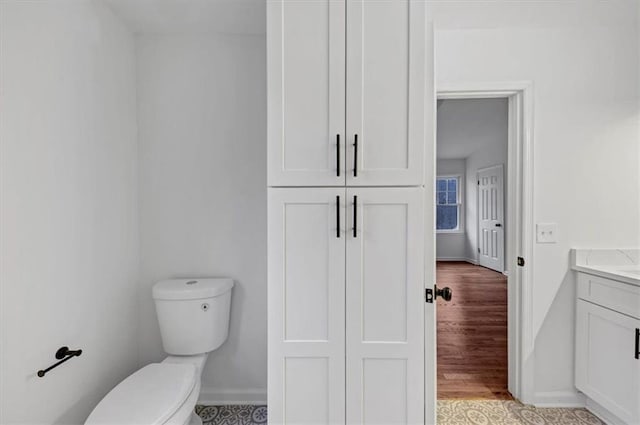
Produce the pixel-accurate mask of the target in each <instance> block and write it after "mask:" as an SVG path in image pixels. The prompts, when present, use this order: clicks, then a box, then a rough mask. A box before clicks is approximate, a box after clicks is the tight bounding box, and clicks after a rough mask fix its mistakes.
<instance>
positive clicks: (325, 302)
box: [268, 188, 345, 424]
mask: <svg viewBox="0 0 640 425" xmlns="http://www.w3.org/2000/svg"><path fill="white" fill-rule="evenodd" d="M344 195H345V190H344V188H343V189H339V188H316V189H307V188H305V189H269V196H268V197H269V207H268V211H269V218H268V223H269V229H268V233H269V237H268V238H269V242H268V250H269V253H268V257H269V259H268V265H269V272H268V281H269V282H268V312H269V313H268V321H269V323H268V334H269V337H268V340H269V343H268V357H269V359H268V372H269V376H268V409H269V412H268V415H269V422H270V423H271V424H344V421H345V370H344V363H345V316H344V314H345V313H344V312H345V304H344V296H345V295H344V293H345V290H344V285H345V231H344V219H345V196H344Z"/></svg>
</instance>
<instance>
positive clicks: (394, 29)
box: [267, 0, 428, 186]
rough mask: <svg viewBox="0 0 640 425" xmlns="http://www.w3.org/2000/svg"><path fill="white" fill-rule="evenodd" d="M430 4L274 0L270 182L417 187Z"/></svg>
mask: <svg viewBox="0 0 640 425" xmlns="http://www.w3.org/2000/svg"><path fill="white" fill-rule="evenodd" d="M426 22H427V19H426V16H425V3H424V2H417V1H416V2H414V1H409V0H378V1H362V0H295V1H292V0H270V1H268V2H267V56H268V57H267V90H268V127H269V130H268V185H269V186H345V185H347V186H417V185H421V184H422V182H423V164H424V139H425V135H426V132H427V129H426V113H425V105H426V102H427V101H428V100H427V98H426V90H425V87H426V81H427V75H426V61H425V55H426V40H427V37H426Z"/></svg>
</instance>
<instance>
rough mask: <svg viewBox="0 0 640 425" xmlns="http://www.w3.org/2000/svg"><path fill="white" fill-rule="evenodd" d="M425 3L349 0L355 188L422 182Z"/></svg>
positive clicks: (349, 107) (349, 112) (351, 178)
mask: <svg viewBox="0 0 640 425" xmlns="http://www.w3.org/2000/svg"><path fill="white" fill-rule="evenodd" d="M424 8H425V6H424V2H410V1H409V0H380V1H362V0H347V19H348V22H347V136H348V138H349V148H348V149H347V155H348V158H347V160H348V168H349V170H348V173H347V184H348V185H355V186H368V185H385V186H410V185H414V186H415V185H419V184H422V181H423V163H424V159H423V153H424V150H423V149H424V148H423V145H424V140H425V101H426V97H425V82H426V75H425V70H426V66H425V47H426V46H425V39H426V33H425V31H426V30H425V25H426V17H425V11H424ZM356 134H357V135H358V149H357V155H356V149H355V147H354V146H353V143H354V142H355V135H356ZM356 156H357V158H356ZM354 161H355V163H357V168H358V170H357V171H358V172H357V177H354V175H353V174H354V173H353V168H354V167H355V166H354Z"/></svg>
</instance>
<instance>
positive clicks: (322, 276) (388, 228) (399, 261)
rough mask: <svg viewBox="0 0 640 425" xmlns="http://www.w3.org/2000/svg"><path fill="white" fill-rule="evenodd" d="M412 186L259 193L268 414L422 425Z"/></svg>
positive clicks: (418, 256)
mask: <svg viewBox="0 0 640 425" xmlns="http://www.w3.org/2000/svg"><path fill="white" fill-rule="evenodd" d="M423 226H424V208H423V200H422V189H421V188H306V189H299V188H271V189H269V288H268V293H269V323H268V329H269V384H268V405H269V421H270V422H271V423H273V424H340V423H345V421H346V423H361V424H374V423H378V424H382V423H384V424H392V423H393V424H409V423H411V424H417V423H424V379H423V377H424V313H423V309H424V294H423V291H424V289H423V288H424V258H423V256H424V249H423V246H424V241H423V238H424V234H423Z"/></svg>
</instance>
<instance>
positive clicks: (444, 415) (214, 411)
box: [196, 400, 604, 425]
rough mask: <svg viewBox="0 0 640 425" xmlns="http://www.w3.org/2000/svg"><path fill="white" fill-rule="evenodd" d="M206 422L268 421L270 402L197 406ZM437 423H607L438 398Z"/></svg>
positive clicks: (572, 412) (248, 424) (568, 413)
mask: <svg viewBox="0 0 640 425" xmlns="http://www.w3.org/2000/svg"><path fill="white" fill-rule="evenodd" d="M196 413H197V414H198V415H200V417H201V418H202V422H203V425H259V424H266V423H267V406H251V405H233V406H196ZM438 425H604V423H603V422H601V421H600V420H599V419H598V418H596V417H595V416H594V415H592V414H591V413H589V412H588V411H586V410H585V409H547V408H544V409H543V408H540V409H537V408H535V407H533V406H526V405H524V404H522V403H520V402H517V401H511V400H438Z"/></svg>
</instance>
